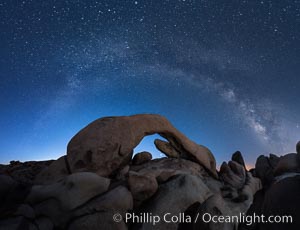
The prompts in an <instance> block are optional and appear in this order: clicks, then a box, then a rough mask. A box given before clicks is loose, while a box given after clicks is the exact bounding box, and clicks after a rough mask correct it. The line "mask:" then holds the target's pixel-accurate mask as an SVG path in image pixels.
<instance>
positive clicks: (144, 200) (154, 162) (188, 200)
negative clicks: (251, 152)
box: [0, 114, 300, 230]
mask: <svg viewBox="0 0 300 230" xmlns="http://www.w3.org/2000/svg"><path fill="white" fill-rule="evenodd" d="M152 134H159V135H160V136H161V137H162V140H161V139H156V140H155V141H154V145H155V146H156V148H157V149H158V150H160V151H161V152H162V153H163V154H165V155H166V157H163V158H156V159H153V157H152V154H151V153H149V152H146V151H144V152H140V153H137V154H135V155H133V150H134V148H135V147H136V146H137V145H138V144H139V143H140V142H141V140H142V139H143V138H144V137H145V136H147V135H152ZM299 149H300V142H298V144H297V145H296V152H295V153H289V154H287V155H284V156H280V157H279V156H276V155H274V154H270V156H260V157H258V159H257V162H256V165H255V168H254V169H251V170H250V171H248V170H247V169H246V167H245V162H244V159H243V156H242V153H241V152H239V151H237V152H235V153H233V155H232V159H231V160H230V161H228V162H223V163H222V165H221V167H220V170H217V169H216V161H215V158H214V156H213V154H212V152H211V151H210V150H209V149H208V148H207V147H205V146H203V145H199V144H197V143H195V142H193V141H191V140H190V139H189V138H187V137H186V136H185V135H184V134H183V133H181V132H180V131H179V130H177V129H176V128H175V127H174V126H173V125H172V124H171V123H170V122H169V121H168V120H167V119H166V118H165V117H163V116H160V115H155V114H140V115H133V116H121V117H104V118H100V119H98V120H95V121H94V122H92V123H90V124H89V125H87V126H86V127H84V128H83V129H82V130H80V131H79V132H78V133H77V134H76V135H75V136H74V137H73V138H72V139H71V140H70V142H69V143H68V146H67V154H66V155H65V156H62V157H60V158H59V159H57V160H54V161H53V160H52V161H40V162H34V161H32V162H24V163H22V162H18V161H12V162H11V163H10V164H9V165H0V201H1V202H0V204H1V205H0V230H17V229H18V230H19V229H22V230H23V229H24V230H26V229H28V230H29V229H30V230H61V229H66V230H77V229H78V230H79V229H87V230H96V229H97V230H99V229H103V230H106V229H107V230H114V229H116V230H123V229H144V230H146V229H159V230H160V229H161V230H165V229H166V230H168V229H170V230H171V229H174V230H175V229H200V230H236V229H240V230H246V229H248V230H250V229H251V230H258V229H260V230H261V229H267V230H268V229H275V230H277V229H287V230H288V229H289V230H292V229H298V230H299V229H300V227H299V226H300V225H299V223H298V222H299V220H300V215H299V213H300V209H299V207H300V199H299V195H298V194H299V192H300V191H299V190H300V186H299V181H300V179H299V178H300V157H299V154H300V150H299ZM207 213H210V214H211V215H216V216H239V215H240V214H241V213H247V214H248V215H252V214H253V213H257V214H264V215H271V214H273V215H292V216H293V220H294V222H293V224H287V225H284V224H270V223H268V224H262V223H253V224H251V225H247V224H245V223H244V224H243V223H237V222H230V223H213V222H206V221H204V220H203V219H202V218H198V217H199V216H205V215H206V214H207Z"/></svg>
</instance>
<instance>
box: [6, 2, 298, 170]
mask: <svg viewBox="0 0 300 230" xmlns="http://www.w3.org/2000/svg"><path fill="white" fill-rule="evenodd" d="M0 15H1V24H0V31H1V33H0V79H1V81H0V106H1V107H0V109H1V110H0V111H1V120H0V163H7V162H9V161H10V160H21V161H26V160H42V159H55V158H58V157H59V156H61V155H63V154H65V153H66V145H67V143H68V141H69V140H70V138H71V137H72V136H73V135H75V134H76V133H77V132H78V131H79V130H80V129H81V128H83V127H84V126H85V125H87V124H88V123H90V122H91V121H93V120H94V119H97V118H99V117H103V116H112V115H131V114H136V113H158V114H162V115H164V116H166V117H167V118H168V119H169V120H170V121H171V122H172V123H173V124H174V126H175V127H177V128H178V129H179V130H180V131H182V132H183V133H184V134H186V135H187V136H188V137H189V138H190V139H192V140H194V141H196V142H197V143H199V144H203V145H205V146H207V147H208V148H210V149H211V150H212V152H213V153H214V155H215V157H216V159H217V163H218V165H219V164H220V163H222V161H224V160H226V161H227V160H229V159H230V157H231V154H232V153H233V152H234V151H236V150H240V151H241V152H242V153H243V155H244V157H245V159H246V161H247V162H248V164H250V165H251V164H253V163H255V159H256V158H257V156H258V155H260V154H269V153H275V154H284V153H288V152H291V151H292V152H295V145H296V142H297V141H298V140H300V116H299V114H300V76H299V73H300V1H298V0H292V1H291V0H284V1H279V0H273V1H270V0H269V1H267V0H262V1H255V0H245V1H236V0H234V1H233V0H215V1H214V0H197V1H196V0H185V1H184V0H181V1H175V0H169V1H167V0H165V1H162V0H161V1H160V0H156V1H154V0H152V1H151V0H145V1H142V0H137V1H125V0H122V1H121V0H118V1H113V0H109V1H105V0H99V1H89V0H85V1H83V0H82V1H78V0H69V1H63V0H57V1H50V0H49V1H47V0H46V1H37V0H24V1H16V0H2V1H1V2H0ZM153 138H155V136H154V137H153V136H152V137H147V138H145V139H144V141H143V142H142V143H141V145H140V146H138V147H137V149H136V150H135V151H136V152H138V151H141V150H148V151H150V152H152V153H153V155H154V156H155V157H159V156H160V154H159V153H158V152H157V151H156V150H154V148H155V147H154V145H153V144H152V141H153Z"/></svg>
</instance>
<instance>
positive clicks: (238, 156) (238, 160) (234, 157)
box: [231, 151, 246, 168]
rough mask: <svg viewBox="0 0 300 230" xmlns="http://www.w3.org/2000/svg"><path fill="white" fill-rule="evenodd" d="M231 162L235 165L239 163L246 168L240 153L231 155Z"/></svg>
mask: <svg viewBox="0 0 300 230" xmlns="http://www.w3.org/2000/svg"><path fill="white" fill-rule="evenodd" d="M231 160H232V161H235V162H236V163H239V164H240V165H242V166H244V167H245V168H246V166H245V161H244V158H243V156H242V153H241V152H240V151H236V152H235V153H234V154H232V157H231Z"/></svg>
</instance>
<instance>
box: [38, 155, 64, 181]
mask: <svg viewBox="0 0 300 230" xmlns="http://www.w3.org/2000/svg"><path fill="white" fill-rule="evenodd" d="M69 174H70V172H69V171H68V168H67V164H66V156H62V157H60V158H58V159H57V160H56V161H53V162H52V163H51V164H50V165H49V166H48V167H46V168H44V169H43V170H42V171H41V172H40V173H39V174H38V175H37V176H36V177H35V180H34V184H51V183H54V182H56V181H58V180H60V179H62V178H64V177H66V176H67V175H69Z"/></svg>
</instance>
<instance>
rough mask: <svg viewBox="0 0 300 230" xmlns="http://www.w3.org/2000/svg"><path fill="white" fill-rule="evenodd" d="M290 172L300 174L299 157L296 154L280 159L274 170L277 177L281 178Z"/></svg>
mask: <svg viewBox="0 0 300 230" xmlns="http://www.w3.org/2000/svg"><path fill="white" fill-rule="evenodd" d="M289 172H300V166H299V161H298V155H297V154H296V153H290V154H286V155H284V156H282V157H280V159H279V161H278V164H277V165H276V167H275V169H274V175H275V176H280V175H282V174H284V173H289Z"/></svg>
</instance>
